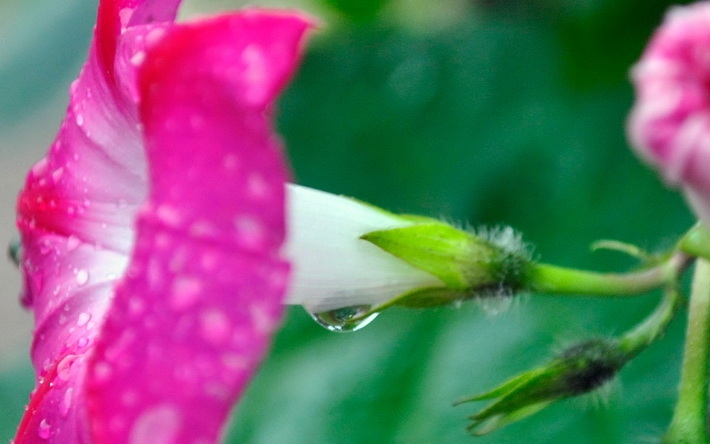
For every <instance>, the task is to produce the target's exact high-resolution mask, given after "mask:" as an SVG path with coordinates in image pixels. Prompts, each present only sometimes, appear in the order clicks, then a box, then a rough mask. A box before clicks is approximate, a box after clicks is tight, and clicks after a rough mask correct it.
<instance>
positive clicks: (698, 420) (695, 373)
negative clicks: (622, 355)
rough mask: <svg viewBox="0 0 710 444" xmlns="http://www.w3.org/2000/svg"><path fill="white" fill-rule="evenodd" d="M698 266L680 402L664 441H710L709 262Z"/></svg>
mask: <svg viewBox="0 0 710 444" xmlns="http://www.w3.org/2000/svg"><path fill="white" fill-rule="evenodd" d="M695 267H696V268H695V275H694V277H693V285H692V290H691V296H690V306H689V307H688V326H687V331H686V336H685V351H684V356H683V368H682V370H681V377H680V388H679V393H678V403H677V404H676V408H675V412H674V413H673V419H672V421H671V425H670V427H669V429H668V432H667V433H666V436H665V437H664V439H663V443H664V444H707V443H710V437H709V435H708V430H707V411H708V354H709V353H710V262H708V261H706V260H704V259H700V260H698V261H697V263H696V266H695Z"/></svg>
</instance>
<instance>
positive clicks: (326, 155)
mask: <svg viewBox="0 0 710 444" xmlns="http://www.w3.org/2000/svg"><path fill="white" fill-rule="evenodd" d="M251 3H263V4H268V5H282V6H292V7H299V8H305V9H307V10H308V11H310V12H311V13H313V14H315V15H316V16H318V17H320V18H321V19H322V20H323V26H322V28H321V30H320V32H319V33H318V34H317V35H315V36H314V37H313V39H312V41H311V44H310V45H309V48H308V52H307V54H306V57H305V60H304V63H303V66H302V68H301V70H300V72H299V73H298V75H297V78H296V79H295V81H294V82H293V84H292V85H291V87H290V89H289V90H288V92H287V93H286V94H285V95H284V96H283V98H282V100H281V103H280V112H279V120H278V125H279V128H280V131H281V133H282V135H283V138H284V139H285V141H286V143H287V146H288V152H289V155H290V157H291V159H292V162H293V170H294V175H295V177H296V179H297V181H298V182H300V183H302V184H304V185H308V186H312V187H315V188H320V189H323V190H327V191H331V192H335V193H342V194H346V195H350V196H354V197H357V198H359V199H362V200H365V201H369V202H372V203H374V204H377V205H379V206H382V207H384V208H387V209H390V210H393V211H398V212H411V213H419V214H425V215H430V216H437V217H443V218H445V219H447V220H451V221H456V222H461V223H464V224H470V225H472V226H479V225H487V226H496V225H500V224H506V225H511V226H513V227H515V228H517V229H518V230H520V231H521V232H522V233H523V234H524V238H525V240H527V241H528V242H530V243H531V244H532V245H534V247H535V255H536V257H540V258H542V259H543V260H545V261H546V262H553V263H557V264H561V265H568V266H576V267H584V268H592V269H598V270H623V269H626V268H627V267H631V266H632V265H633V262H632V261H630V260H628V259H626V258H624V257H623V256H621V255H620V254H618V253H612V252H596V253H593V254H592V253H591V252H590V251H589V245H590V243H591V242H593V241H595V240H597V239H600V238H612V239H619V240H623V241H627V242H632V243H636V244H639V245H640V246H642V247H645V248H649V249H659V248H663V247H665V246H668V245H670V244H671V243H672V242H673V240H674V237H675V236H677V235H678V234H680V233H681V232H683V231H684V230H685V229H686V228H688V227H689V226H690V224H691V223H692V221H693V217H692V216H691V214H690V213H689V211H688V210H687V209H686V207H685V205H684V203H683V201H682V199H681V198H680V196H679V195H678V194H677V193H675V192H672V191H669V190H666V189H665V188H664V187H663V185H662V184H661V183H660V181H659V180H658V178H657V177H656V176H655V175H654V174H653V173H652V172H651V171H650V170H648V169H647V168H646V167H644V166H643V165H641V164H640V163H639V162H638V161H637V159H636V158H635V157H634V156H633V154H632V153H631V152H630V151H629V149H628V147H627V143H626V141H625V136H624V121H625V118H626V115H627V113H628V110H629V108H630V106H631V102H632V90H631V87H630V84H629V81H628V72H629V68H630V66H631V65H632V64H633V63H634V61H635V60H636V59H638V57H639V55H640V53H641V51H642V48H643V46H644V44H645V41H646V40H647V39H648V37H649V35H650V33H651V32H652V30H653V29H654V27H655V26H657V24H658V23H659V22H660V20H661V18H662V16H663V13H664V11H665V10H666V9H667V7H668V5H669V4H668V3H667V2H665V1H661V0H439V1H425V0H320V1H319V0H300V1H291V2H289V1H287V0H283V1H271V2H251ZM239 4H240V2H239V1H236V0H235V1H228V0H221V1H215V0H212V1H205V0H203V1H196V0H195V1H191V2H189V4H187V5H186V7H185V9H184V14H183V15H184V16H186V17H187V16H190V15H191V14H193V13H195V12H206V11H216V10H220V9H226V8H230V7H236V6H238V5H239ZM95 5H96V2H95V1H86V0H61V1H60V0H0V136H1V137H0V153H2V156H3V158H2V159H3V160H2V162H1V165H0V169H1V171H0V177H2V179H1V180H3V181H4V182H3V183H2V185H3V187H2V188H3V189H2V199H3V200H2V212H0V216H2V225H3V226H2V227H1V228H0V235H3V236H5V238H9V236H10V235H11V233H12V231H13V230H12V220H13V216H12V211H13V205H14V203H13V201H14V196H15V195H16V193H17V191H18V190H19V188H20V186H21V181H22V177H23V175H24V171H26V169H27V168H28V167H29V165H30V164H31V162H32V161H33V160H36V159H38V158H39V157H40V156H41V155H42V154H43V153H44V151H45V150H46V147H47V146H48V145H49V143H50V142H51V140H52V138H53V135H54V132H55V131H56V128H57V127H58V125H59V121H60V120H61V118H62V117H63V108H64V107H65V106H66V100H67V99H66V94H67V93H66V91H67V88H68V84H69V82H70V81H71V79H72V78H73V77H75V76H76V73H77V71H78V69H79V67H80V66H81V63H82V61H83V59H84V57H85V52H86V48H87V46H88V42H89V39H90V36H91V27H92V25H93V18H94V14H95ZM1 272H2V276H0V277H2V283H1V284H0V285H2V287H1V288H0V290H1V291H2V292H3V295H4V296H3V298H2V305H0V321H1V322H0V336H1V337H2V339H1V342H0V353H2V358H0V441H3V442H6V441H7V440H9V439H10V438H11V437H12V434H13V432H14V428H15V427H16V424H17V423H18V421H19V418H20V416H21V414H22V412H23V406H24V404H25V402H26V400H27V396H28V393H29V391H30V390H31V388H32V380H33V376H32V370H31V368H30V365H29V361H28V359H27V347H28V344H29V331H30V328H31V327H30V317H29V315H27V314H26V313H24V312H23V311H22V310H21V309H20V308H19V305H18V304H17V303H16V300H17V298H16V294H17V292H18V288H19V278H18V277H17V273H16V271H14V270H13V269H12V267H11V266H10V265H4V266H3V267H2V270H1ZM658 296H659V295H658V294H652V295H649V296H644V297H640V298H637V299H633V300H624V301H612V300H607V301H605V300H595V299H591V298H560V297H550V296H545V295H530V296H526V297H523V298H521V299H520V300H519V301H517V302H516V303H515V304H513V307H512V308H511V309H510V310H508V311H507V312H505V313H503V314H500V315H497V316H491V315H488V314H486V312H485V310H483V309H482V308H481V307H480V306H477V305H476V304H472V303H467V304H463V306H461V307H460V308H453V307H450V308H439V309H434V310H429V311H410V310H404V309H394V310H390V311H388V312H386V313H384V314H382V315H380V317H379V318H378V319H377V320H375V321H374V322H373V323H372V324H371V325H370V326H368V327H367V328H365V329H363V330H362V331H360V332H357V333H352V334H335V333H329V332H327V331H326V330H324V329H322V328H321V327H319V326H318V325H316V324H315V323H314V322H313V321H312V320H311V319H310V318H309V317H308V316H307V315H306V313H305V312H304V311H303V310H302V309H300V308H299V307H294V308H292V309H291V310H290V311H289V314H288V318H287V320H286V322H285V324H284V327H283V329H282V331H281V332H280V333H279V334H278V336H277V337H276V340H275V345H274V349H273V353H272V354H271V355H270V357H269V358H268V360H267V361H266V362H265V363H264V365H263V368H262V371H261V372H260V373H259V375H258V376H257V377H256V379H255V380H254V383H253V384H252V386H251V387H250V389H249V391H248V393H247V395H246V397H245V399H244V400H243V401H242V402H241V403H240V405H239V406H238V407H237V409H236V411H235V416H234V420H233V423H232V426H231V428H230V433H229V436H228V438H227V441H228V442H234V443H253V444H256V443H259V444H280V443H283V444H297V443H303V444H306V443H308V444H312V443H328V444H330V443H338V444H355V443H358V444H362V443H374V444H377V443H402V444H405V443H406V444H409V443H413V444H418V443H438V444H449V443H462V442H463V443H466V442H477V443H481V444H483V443H523V442H531V443H572V442H573V443H578V444H586V443H606V444H610V443H645V442H654V441H656V440H657V438H658V437H659V436H660V435H661V434H662V432H663V430H664V428H665V427H666V425H667V424H668V422H669V420H670V416H671V412H672V408H673V403H674V400H675V395H676V391H675V390H676V384H677V380H678V373H679V365H680V357H681V348H682V336H683V329H684V320H683V316H682V315H681V316H679V317H678V319H677V320H676V321H674V322H673V324H672V325H671V327H670V329H669V331H668V333H667V335H666V337H665V338H664V339H663V340H662V341H661V342H660V343H658V344H656V345H654V346H653V347H652V348H650V349H649V350H648V351H646V352H644V353H643V354H642V355H640V356H639V358H637V359H636V360H635V361H634V362H632V363H631V364H630V365H629V366H628V367H627V368H626V369H624V371H623V372H622V373H621V376H620V378H619V380H618V381H617V382H615V383H614V384H612V385H611V387H610V389H608V390H607V391H606V393H605V394H604V395H597V396H587V397H585V398H583V399H578V400H572V401H567V402H561V403H557V404H555V405H554V406H552V407H551V408H549V409H547V410H545V411H543V412H542V413H540V414H537V415H535V416H533V417H531V418H529V419H527V420H524V421H522V422H520V423H517V424H514V425H512V426H509V427H508V428H506V429H504V430H502V431H499V432H497V433H495V434H493V435H491V436H487V437H483V438H472V437H469V436H468V435H467V434H466V433H465V430H464V429H465V426H466V425H467V420H466V417H467V415H469V414H471V413H473V412H474V411H475V410H476V409H477V407H479V406H476V405H463V406H459V407H455V408H454V407H452V406H451V403H452V401H454V400H455V399H457V398H459V397H462V396H464V395H470V394H473V393H477V392H480V391H483V390H485V389H487V388H490V387H492V386H493V385H495V384H497V383H500V382H502V381H504V380H505V379H507V378H508V377H510V376H512V375H514V374H516V373H518V372H520V371H523V370H526V369H528V368H530V367H532V366H534V365H536V364H540V363H542V362H544V361H545V360H546V359H547V358H548V357H549V356H550V355H551V353H552V351H554V350H559V349H560V347H563V346H564V345H567V344H569V343H570V342H572V341H575V340H579V339H582V338H585V337H588V336H592V335H612V334H618V333H621V332H623V331H624V330H625V329H627V328H629V327H630V326H632V325H634V323H636V322H638V321H639V320H641V319H642V318H643V316H645V314H646V313H648V312H649V311H650V310H651V309H652V307H653V306H654V304H655V303H656V301H657V299H658Z"/></svg>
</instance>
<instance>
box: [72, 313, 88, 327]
mask: <svg viewBox="0 0 710 444" xmlns="http://www.w3.org/2000/svg"><path fill="white" fill-rule="evenodd" d="M90 319H91V314H89V313H79V318H78V319H77V320H76V325H77V326H78V327H82V326H84V325H86V324H87V323H88V322H89V320H90Z"/></svg>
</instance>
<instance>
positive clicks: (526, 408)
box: [455, 339, 629, 435]
mask: <svg viewBox="0 0 710 444" xmlns="http://www.w3.org/2000/svg"><path fill="white" fill-rule="evenodd" d="M628 358H629V356H627V355H626V354H625V353H624V351H623V350H621V349H620V347H619V343H618V341H616V340H614V339H591V340H587V341H584V342H582V343H579V344H576V345H574V346H572V347H570V348H568V349H567V350H565V351H564V352H562V353H561V354H559V355H558V356H557V357H555V358H554V359H552V360H551V361H550V362H549V363H548V364H546V365H543V366H540V367H537V368H534V369H532V370H529V371H527V372H524V373H521V374H519V375H517V376H514V377H512V378H511V379H509V380H508V381H506V382H504V383H503V384H501V385H499V386H498V387H496V388H494V389H492V390H490V391H488V392H485V393H482V394H479V395H475V396H471V397H468V398H464V399H461V400H459V401H457V402H456V403H455V405H459V404H462V403H466V402H474V401H483V400H492V401H491V403H490V404H489V405H488V406H486V407H485V408H484V409H482V410H480V411H479V412H478V413H476V414H474V415H472V416H471V417H470V419H471V424H470V425H469V427H468V431H469V432H471V433H473V434H475V435H483V434H487V433H490V432H493V431H495V430H498V429H500V428H502V427H504V426H506V425H508V424H510V423H513V422H516V421H519V420H521V419H523V418H526V417H528V416H530V415H532V414H534V413H536V412H538V411H540V410H542V409H543V408H545V407H547V406H548V405H550V404H552V403H553V402H555V401H557V400H560V399H564V398H569V397H572V396H577V395H581V394H583V393H587V392H589V391H591V390H594V389H596V388H598V387H600V386H601V385H603V384H604V383H606V382H607V381H609V380H610V379H611V378H613V377H614V376H615V375H616V373H617V372H618V371H619V370H620V369H621V368H622V367H623V366H624V364H625V363H626V362H627V361H628Z"/></svg>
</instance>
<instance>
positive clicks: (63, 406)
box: [59, 387, 74, 418]
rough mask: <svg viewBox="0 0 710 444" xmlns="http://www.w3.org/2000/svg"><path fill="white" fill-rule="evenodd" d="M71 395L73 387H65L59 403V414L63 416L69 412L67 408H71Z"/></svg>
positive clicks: (72, 394)
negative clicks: (65, 389)
mask: <svg viewBox="0 0 710 444" xmlns="http://www.w3.org/2000/svg"><path fill="white" fill-rule="evenodd" d="M73 396H74V387H69V388H68V389H67V391H66V392H64V399H63V400H62V402H61V403H60V404H59V413H61V415H62V416H63V417H65V418H66V416H67V415H68V414H69V410H70V409H71V404H72V397H73Z"/></svg>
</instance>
